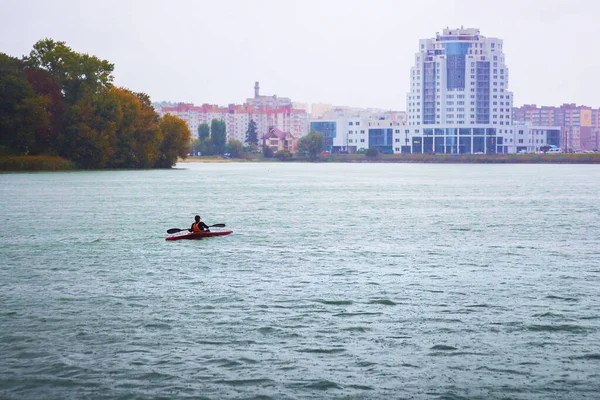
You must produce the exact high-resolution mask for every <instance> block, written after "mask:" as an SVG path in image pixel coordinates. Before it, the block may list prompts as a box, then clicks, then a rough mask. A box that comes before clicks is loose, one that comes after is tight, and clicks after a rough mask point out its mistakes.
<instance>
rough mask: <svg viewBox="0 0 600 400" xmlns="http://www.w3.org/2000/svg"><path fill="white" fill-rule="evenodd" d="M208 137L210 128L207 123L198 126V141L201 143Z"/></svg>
mask: <svg viewBox="0 0 600 400" xmlns="http://www.w3.org/2000/svg"><path fill="white" fill-rule="evenodd" d="M209 136H210V127H209V126H208V124H207V123H203V124H200V125H198V139H200V141H201V142H202V141H203V140H204V139H206V138H207V137H209Z"/></svg>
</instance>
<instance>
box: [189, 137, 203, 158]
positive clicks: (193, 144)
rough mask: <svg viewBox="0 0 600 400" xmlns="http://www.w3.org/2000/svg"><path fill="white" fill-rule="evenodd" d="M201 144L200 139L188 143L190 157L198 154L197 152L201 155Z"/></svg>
mask: <svg viewBox="0 0 600 400" xmlns="http://www.w3.org/2000/svg"><path fill="white" fill-rule="evenodd" d="M201 143H202V142H200V139H196V138H192V140H191V141H190V146H191V149H192V150H191V152H192V155H194V156H195V155H196V154H198V152H200V154H202V150H200V145H201Z"/></svg>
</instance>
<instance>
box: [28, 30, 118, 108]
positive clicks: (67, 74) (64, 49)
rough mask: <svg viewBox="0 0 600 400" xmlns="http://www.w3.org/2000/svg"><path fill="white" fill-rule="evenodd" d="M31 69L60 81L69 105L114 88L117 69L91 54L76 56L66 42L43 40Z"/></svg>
mask: <svg viewBox="0 0 600 400" xmlns="http://www.w3.org/2000/svg"><path fill="white" fill-rule="evenodd" d="M25 61H26V63H27V64H28V65H29V66H32V67H37V68H41V69H44V70H47V71H48V72H50V74H52V76H54V77H55V78H56V79H57V82H58V84H59V85H60V87H61V89H62V90H63V91H64V94H65V99H66V101H67V102H68V103H69V104H75V103H77V102H78V101H79V100H81V99H83V98H84V97H85V96H86V95H92V94H94V93H97V92H99V91H101V90H102V89H106V88H108V87H110V86H112V81H113V79H114V77H113V76H112V72H113V69H114V65H113V64H111V63H109V62H108V61H106V60H100V59H99V58H97V57H95V56H90V55H89V54H79V53H76V52H74V51H73V50H72V49H71V48H70V47H69V46H67V45H66V43H65V42H56V41H54V40H52V39H43V40H40V41H38V42H37V43H36V44H34V45H33V50H32V51H31V52H30V53H29V57H27V58H26V59H25Z"/></svg>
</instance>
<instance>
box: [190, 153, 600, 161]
mask: <svg viewBox="0 0 600 400" xmlns="http://www.w3.org/2000/svg"><path fill="white" fill-rule="evenodd" d="M287 153H289V152H287ZM287 153H286V157H283V158H276V157H269V158H266V157H264V156H263V155H262V154H259V155H256V154H245V155H244V156H243V157H240V158H231V159H229V158H223V157H220V156H200V157H189V158H188V159H187V160H181V159H180V160H179V161H180V162H186V161H187V162H231V161H233V162H246V161H254V162H277V161H286V162H306V161H312V162H329V163H421V164H600V153H591V154H585V153H583V154H581V153H570V154H519V155H517V154H485V155H484V154H461V155H457V154H378V155H376V156H372V157H369V156H367V155H365V154H320V155H318V156H316V158H315V159H311V158H310V157H299V156H293V157H287ZM290 154H291V153H290Z"/></svg>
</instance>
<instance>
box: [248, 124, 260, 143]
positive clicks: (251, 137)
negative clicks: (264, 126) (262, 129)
mask: <svg viewBox="0 0 600 400" xmlns="http://www.w3.org/2000/svg"><path fill="white" fill-rule="evenodd" d="M246 143H247V144H248V145H250V146H258V131H257V128H256V122H254V120H253V119H251V120H250V122H249V123H248V130H247V131H246Z"/></svg>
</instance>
